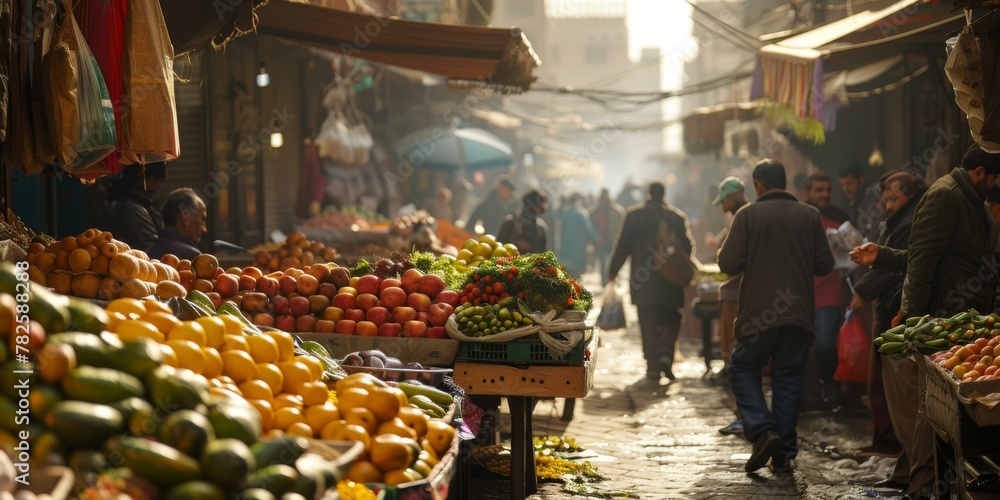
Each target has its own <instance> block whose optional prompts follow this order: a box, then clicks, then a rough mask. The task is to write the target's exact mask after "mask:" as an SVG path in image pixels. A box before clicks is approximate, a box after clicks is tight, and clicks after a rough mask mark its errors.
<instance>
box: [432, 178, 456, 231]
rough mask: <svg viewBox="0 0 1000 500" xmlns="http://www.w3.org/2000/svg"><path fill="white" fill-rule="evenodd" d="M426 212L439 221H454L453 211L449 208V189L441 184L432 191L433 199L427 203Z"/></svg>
mask: <svg viewBox="0 0 1000 500" xmlns="http://www.w3.org/2000/svg"><path fill="white" fill-rule="evenodd" d="M427 213H428V214H429V215H430V216H431V217H434V218H435V219H437V220H439V221H442V220H444V221H448V223H449V224H451V223H453V222H455V212H454V211H453V210H452V208H451V190H450V189H448V188H447V187H445V186H441V187H439V188H438V190H437V191H436V192H435V193H434V199H433V200H431V201H430V203H428V204H427Z"/></svg>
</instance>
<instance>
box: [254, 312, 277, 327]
mask: <svg viewBox="0 0 1000 500" xmlns="http://www.w3.org/2000/svg"><path fill="white" fill-rule="evenodd" d="M250 322H251V323H253V324H255V325H257V326H274V316H271V315H270V314H268V313H257V314H254V315H253V319H251V320H250Z"/></svg>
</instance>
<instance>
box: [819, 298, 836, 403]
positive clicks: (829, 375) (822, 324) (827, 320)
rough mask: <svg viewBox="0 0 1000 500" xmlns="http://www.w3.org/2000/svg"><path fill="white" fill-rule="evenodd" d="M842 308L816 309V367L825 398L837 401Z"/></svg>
mask: <svg viewBox="0 0 1000 500" xmlns="http://www.w3.org/2000/svg"><path fill="white" fill-rule="evenodd" d="M840 324H841V316H840V308H839V307H821V308H819V309H816V367H817V368H818V369H819V380H820V382H822V383H823V398H824V399H836V398H837V397H838V396H839V395H840V390H839V389H838V387H837V382H835V381H834V380H833V374H834V373H835V372H836V371H837V335H838V334H840Z"/></svg>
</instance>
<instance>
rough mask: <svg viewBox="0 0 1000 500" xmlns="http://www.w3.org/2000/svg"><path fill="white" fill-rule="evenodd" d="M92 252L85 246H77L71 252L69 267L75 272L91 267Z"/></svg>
mask: <svg viewBox="0 0 1000 500" xmlns="http://www.w3.org/2000/svg"><path fill="white" fill-rule="evenodd" d="M91 259H92V258H91V256H90V252H88V251H87V250H86V249H85V248H77V249H76V250H73V251H72V252H70V253H69V268H70V269H71V270H72V271H74V272H80V271H86V270H88V269H90V261H91Z"/></svg>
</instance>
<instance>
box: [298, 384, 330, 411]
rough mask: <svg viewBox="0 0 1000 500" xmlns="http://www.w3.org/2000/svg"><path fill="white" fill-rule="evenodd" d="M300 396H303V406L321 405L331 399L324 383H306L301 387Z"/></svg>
mask: <svg viewBox="0 0 1000 500" xmlns="http://www.w3.org/2000/svg"><path fill="white" fill-rule="evenodd" d="M299 396H302V404H304V405H306V406H314V405H321V404H323V403H325V402H326V401H327V400H329V399H330V393H329V392H327V388H326V384H324V383H323V382H319V381H316V382H306V383H305V384H302V386H301V387H299Z"/></svg>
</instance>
